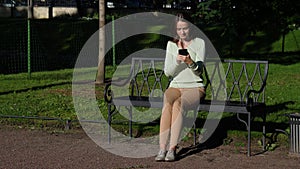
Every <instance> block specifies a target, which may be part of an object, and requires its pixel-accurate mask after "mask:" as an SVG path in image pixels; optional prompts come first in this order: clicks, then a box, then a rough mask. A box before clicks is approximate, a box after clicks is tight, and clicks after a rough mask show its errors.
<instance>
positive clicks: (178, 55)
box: [155, 14, 205, 161]
mask: <svg viewBox="0 0 300 169" xmlns="http://www.w3.org/2000/svg"><path fill="white" fill-rule="evenodd" d="M187 19H188V18H187V17H186V16H185V15H183V14H178V15H177V17H176V21H175V25H174V26H175V32H176V33H175V34H176V36H175V37H174V40H173V41H169V42H168V44H167V49H166V58H165V68H164V72H165V74H166V76H171V77H173V80H172V81H171V83H170V86H169V88H168V89H167V90H166V91H165V93H164V104H163V108H162V115H161V119H160V135H159V137H160V140H159V144H160V150H159V152H158V155H157V156H156V157H155V160H156V161H174V160H175V159H176V147H177V144H178V142H179V141H180V135H181V134H182V128H183V127H182V126H183V124H186V123H187V122H189V120H190V119H188V118H185V116H186V111H187V110H194V109H196V108H197V106H198V105H199V103H200V100H201V99H202V98H204V97H205V90H204V84H203V83H202V79H201V78H200V75H201V73H202V70H203V61H204V55H205V43H204V40H202V39H200V38H198V37H195V35H193V30H192V27H191V23H190V22H188V20H187ZM192 120H195V119H192ZM191 124H193V122H191ZM168 140H169V146H168V148H167V145H168Z"/></svg>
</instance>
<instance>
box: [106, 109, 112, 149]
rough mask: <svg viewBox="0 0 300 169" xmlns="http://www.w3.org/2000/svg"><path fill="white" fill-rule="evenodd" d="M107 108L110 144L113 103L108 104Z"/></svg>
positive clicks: (109, 140) (109, 141)
mask: <svg viewBox="0 0 300 169" xmlns="http://www.w3.org/2000/svg"><path fill="white" fill-rule="evenodd" d="M107 110H108V119H107V121H108V143H109V144H110V143H111V115H112V112H111V105H108V106H107Z"/></svg>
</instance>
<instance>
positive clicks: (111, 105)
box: [104, 57, 268, 156]
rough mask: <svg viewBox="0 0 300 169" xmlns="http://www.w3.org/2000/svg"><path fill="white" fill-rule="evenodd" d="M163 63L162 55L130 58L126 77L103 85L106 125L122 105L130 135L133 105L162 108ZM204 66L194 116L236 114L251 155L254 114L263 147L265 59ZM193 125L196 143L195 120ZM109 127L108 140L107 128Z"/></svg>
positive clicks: (208, 63)
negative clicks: (201, 94)
mask: <svg viewBox="0 0 300 169" xmlns="http://www.w3.org/2000/svg"><path fill="white" fill-rule="evenodd" d="M163 64H164V58H152V57H151V58H146V57H133V58H132V59H131V65H130V71H128V72H129V74H128V75H126V76H127V77H126V76H125V77H123V78H121V77H120V78H118V79H115V80H112V81H111V82H109V83H107V84H106V86H105V91H104V98H105V101H106V102H107V106H108V124H109V126H111V124H112V116H113V115H114V114H115V113H116V112H118V110H119V108H120V107H121V106H125V107H126V109H127V110H128V112H129V116H128V117H129V119H128V120H129V135H130V136H131V137H132V107H148V108H149V107H151V108H162V106H163V99H162V98H163V91H164V90H165V89H166V88H167V87H168V83H169V82H170V80H171V79H170V78H167V77H166V76H165V75H164V72H163ZM204 65H205V66H204V71H203V73H202V79H204V84H205V88H206V92H207V96H206V97H205V99H204V100H202V101H201V103H200V105H199V106H198V110H197V112H194V116H197V113H198V112H203V111H204V112H216V113H223V112H228V113H236V115H237V119H238V120H239V121H241V122H243V123H244V124H245V126H246V130H247V134H248V138H247V139H248V143H247V155H248V156H251V122H252V121H253V118H254V117H261V118H262V129H261V130H262V135H263V138H262V142H263V149H265V134H266V133H265V132H266V130H265V123H266V104H265V87H266V80H267V75H268V61H258V60H223V61H220V60H213V59H211V60H209V59H206V61H205V64H204ZM124 86H125V88H123V89H121V91H123V94H124V95H122V94H116V93H115V90H117V89H115V88H114V87H116V88H118V87H121V88H122V87H124ZM124 89H125V90H124ZM159 91H162V92H159ZM157 93H158V94H157ZM193 128H194V144H196V125H195V123H194V127H193ZM108 130H109V131H108V141H109V142H110V141H111V134H110V130H111V129H110V127H109V129H108Z"/></svg>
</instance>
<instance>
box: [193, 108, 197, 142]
mask: <svg viewBox="0 0 300 169" xmlns="http://www.w3.org/2000/svg"><path fill="white" fill-rule="evenodd" d="M197 113H198V112H197V111H194V124H193V130H194V145H196V119H197Z"/></svg>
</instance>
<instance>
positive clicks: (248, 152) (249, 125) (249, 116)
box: [247, 113, 251, 157]
mask: <svg viewBox="0 0 300 169" xmlns="http://www.w3.org/2000/svg"><path fill="white" fill-rule="evenodd" d="M247 130H248V150H247V155H248V157H250V156H251V113H249V114H248V126H247Z"/></svg>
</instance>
